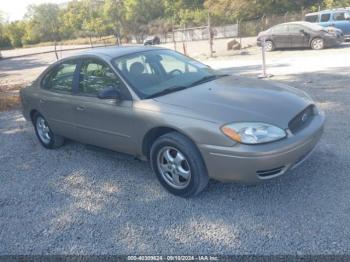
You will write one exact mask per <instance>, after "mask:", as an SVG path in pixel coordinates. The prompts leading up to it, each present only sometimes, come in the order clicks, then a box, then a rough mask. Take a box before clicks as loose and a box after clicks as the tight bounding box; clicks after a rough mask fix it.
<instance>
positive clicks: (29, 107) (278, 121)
mask: <svg viewBox="0 0 350 262" xmlns="http://www.w3.org/2000/svg"><path fill="white" fill-rule="evenodd" d="M152 50H154V48H145V47H142V48H139V47H136V48H125V49H121V50H120V53H119V55H125V54H128V53H134V52H146V51H152ZM157 50H161V49H159V48H157ZM117 55H118V49H117V50H116V49H112V50H111V51H108V50H107V49H102V50H99V49H97V50H95V51H89V52H88V53H85V54H82V55H78V56H75V57H74V58H71V59H87V58H90V57H96V58H99V59H101V60H102V61H104V62H106V63H107V64H109V65H111V60H112V59H114V58H115V57H116V56H117ZM62 61H65V60H61V61H59V62H57V63H55V64H54V65H52V66H50V68H52V67H53V66H55V65H57V64H59V63H61V62H62ZM50 68H49V69H47V70H46V71H45V72H44V73H43V74H42V75H41V76H40V77H39V78H38V80H36V81H34V82H33V84H32V85H31V86H29V87H27V88H25V89H23V90H22V91H21V98H22V101H23V114H24V116H25V117H26V119H28V120H29V119H30V118H31V114H32V112H34V111H38V112H40V113H41V114H43V116H44V117H45V118H46V119H47V121H48V123H49V126H50V128H51V129H52V131H53V132H54V133H57V134H58V135H63V136H65V137H67V138H71V139H74V140H77V141H80V142H83V143H87V144H93V145H96V146H100V147H105V148H109V149H112V150H116V151H120V152H124V153H128V154H131V155H134V156H136V157H139V158H141V159H145V160H146V159H148V158H149V155H148V152H147V151H145V148H144V145H145V139H146V137H147V135H148V134H149V133H151V132H152V131H153V130H155V129H158V128H167V129H168V130H173V131H177V132H179V133H181V134H183V135H185V136H186V137H188V138H189V139H190V140H191V141H193V143H194V144H195V145H196V146H197V148H198V150H199V151H200V153H201V156H202V158H203V159H204V162H205V165H206V168H207V170H208V174H209V176H210V177H211V178H214V179H218V180H221V181H240V182H247V183H253V182H259V181H263V180H265V179H267V178H272V177H267V178H261V177H259V176H257V175H256V172H257V171H259V170H262V169H263V170H265V169H267V170H268V169H273V168H276V165H283V166H285V170H284V171H283V172H281V173H280V174H282V173H284V172H285V171H287V170H289V169H290V168H292V166H294V165H295V164H296V163H297V162H299V160H300V158H301V157H302V156H304V155H306V154H307V153H308V152H310V151H311V150H312V149H313V148H314V146H315V145H316V143H317V141H318V140H319V139H320V136H321V133H322V130H323V124H324V117H323V116H322V115H321V114H319V113H317V112H318V111H317V112H316V115H315V117H314V119H313V120H312V121H311V122H310V123H309V124H308V125H307V126H306V127H305V128H304V129H303V130H302V131H300V132H298V133H291V132H290V131H288V124H289V122H290V121H291V120H292V119H293V118H294V117H295V116H296V115H298V114H299V113H300V112H301V111H303V110H304V109H305V108H306V107H308V106H310V105H313V101H312V99H311V98H310V97H309V96H308V95H307V94H306V93H304V92H303V91H301V90H298V89H295V88H292V87H289V86H287V85H284V84H281V83H272V82H270V81H259V80H255V79H251V78H245V77H239V76H227V77H221V78H218V79H216V80H213V81H210V82H207V83H204V84H200V85H197V86H194V87H191V88H188V89H185V90H182V91H178V92H174V93H170V94H166V95H163V96H159V97H156V98H153V99H140V98H139V97H138V96H137V95H136V94H135V92H133V89H132V88H131V87H130V86H128V84H127V83H126V81H125V80H124V79H123V77H122V76H120V77H121V80H122V81H123V82H124V84H125V87H126V88H127V90H128V92H129V93H130V96H131V97H130V98H127V99H117V100H116V99H99V98H97V97H87V96H80V95H78V94H77V93H75V92H74V87H73V93H72V95H70V96H68V97H67V95H63V94H57V93H53V92H49V91H47V90H45V89H42V87H41V85H40V81H41V79H42V77H43V76H44V75H45V74H46V72H47V71H48V70H50ZM114 71H115V70H114ZM115 73H116V74H119V73H118V72H115ZM75 88H76V87H75ZM40 100H45V101H47V102H48V103H40ZM243 121H244V122H247V121H250V122H266V123H269V124H273V125H276V126H278V127H280V128H282V129H284V130H286V131H288V132H287V133H288V136H287V138H285V139H282V140H280V141H276V142H273V143H268V144H261V145H244V144H241V143H238V142H236V141H233V140H232V139H230V138H229V137H227V136H226V135H224V134H223V133H222V131H221V129H220V128H221V127H222V126H223V125H225V124H228V123H233V122H243ZM232 170H235V171H234V172H233V171H232ZM278 175H279V174H278Z"/></svg>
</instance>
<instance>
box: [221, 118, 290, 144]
mask: <svg viewBox="0 0 350 262" xmlns="http://www.w3.org/2000/svg"><path fill="white" fill-rule="evenodd" d="M221 131H222V132H223V133H224V134H225V135H226V136H228V137H229V138H231V139H233V140H234V141H236V142H239V143H243V144H250V145H254V144H263V143H268V142H273V141H277V140H280V139H282V138H285V137H286V136H287V133H286V131H284V130H283V129H281V128H279V127H277V126H273V125H270V124H265V123H258V122H251V123H233V124H228V125H225V126H223V127H221Z"/></svg>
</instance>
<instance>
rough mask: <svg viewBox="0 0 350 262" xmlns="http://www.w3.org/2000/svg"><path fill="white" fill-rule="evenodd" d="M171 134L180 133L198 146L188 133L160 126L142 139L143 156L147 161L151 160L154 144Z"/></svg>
mask: <svg viewBox="0 0 350 262" xmlns="http://www.w3.org/2000/svg"><path fill="white" fill-rule="evenodd" d="M171 132H176V133H179V134H181V135H183V136H185V137H187V138H188V139H190V140H191V141H192V143H193V144H194V145H195V146H196V143H195V142H194V141H193V139H192V138H191V137H190V136H188V135H187V134H186V133H184V132H182V131H180V130H178V129H176V128H174V127H169V126H158V127H154V128H152V129H150V130H148V131H147V133H146V134H145V135H144V137H143V139H142V155H143V156H144V157H146V159H149V158H150V152H151V147H152V145H153V143H154V142H155V141H156V140H157V139H158V138H159V137H160V136H162V135H165V134H167V133H171Z"/></svg>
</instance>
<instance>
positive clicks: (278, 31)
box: [272, 25, 288, 34]
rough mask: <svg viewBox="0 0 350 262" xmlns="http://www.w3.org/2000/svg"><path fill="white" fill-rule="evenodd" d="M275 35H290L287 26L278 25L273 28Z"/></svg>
mask: <svg viewBox="0 0 350 262" xmlns="http://www.w3.org/2000/svg"><path fill="white" fill-rule="evenodd" d="M272 33H273V34H286V33H288V26H287V25H278V26H275V27H273V28H272Z"/></svg>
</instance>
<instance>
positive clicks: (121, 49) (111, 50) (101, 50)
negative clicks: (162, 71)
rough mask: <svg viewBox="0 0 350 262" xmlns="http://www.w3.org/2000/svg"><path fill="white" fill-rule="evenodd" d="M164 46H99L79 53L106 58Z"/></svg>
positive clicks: (159, 48)
mask: <svg viewBox="0 0 350 262" xmlns="http://www.w3.org/2000/svg"><path fill="white" fill-rule="evenodd" d="M162 49H164V48H161V47H154V46H113V47H98V48H92V49H89V50H87V51H83V52H81V53H79V55H94V56H99V57H104V58H110V59H111V58H117V57H121V56H124V55H129V54H134V53H139V52H144V51H151V50H162Z"/></svg>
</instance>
